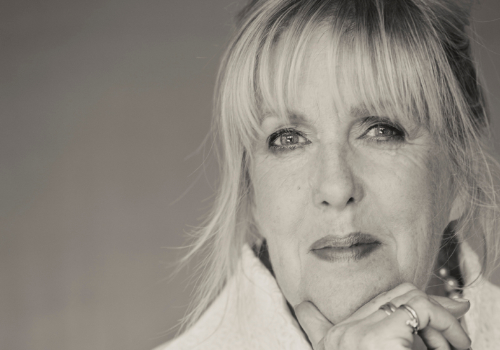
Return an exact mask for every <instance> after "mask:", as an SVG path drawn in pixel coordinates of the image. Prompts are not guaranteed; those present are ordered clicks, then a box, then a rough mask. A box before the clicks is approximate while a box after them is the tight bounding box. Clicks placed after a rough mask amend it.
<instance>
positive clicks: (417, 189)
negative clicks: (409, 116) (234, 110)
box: [250, 38, 453, 324]
mask: <svg viewBox="0 0 500 350" xmlns="http://www.w3.org/2000/svg"><path fill="white" fill-rule="evenodd" d="M323 40H325V38H320V39H318V41H317V43H316V44H314V45H313V47H312V49H311V50H310V52H311V54H310V56H309V58H308V62H307V64H306V67H310V68H309V71H308V72H304V75H303V77H302V78H303V79H302V81H301V87H302V91H301V94H300V96H299V97H297V99H296V100H295V104H294V105H293V106H289V108H290V113H291V114H293V115H295V117H294V118H292V119H291V122H290V123H289V124H282V122H281V121H280V119H279V118H277V117H275V116H272V115H270V116H268V117H266V118H265V119H264V120H263V121H262V124H261V127H262V130H264V133H265V135H266V136H265V137H262V138H261V139H259V140H258V141H257V142H256V145H255V148H254V150H253V152H254V153H253V154H254V160H253V163H252V166H251V172H250V176H251V178H252V182H253V185H254V195H255V197H254V198H255V202H254V204H255V206H254V215H255V219H256V222H257V224H258V227H259V230H260V233H261V234H262V236H263V237H264V238H265V239H266V240H267V244H268V248H269V254H270V258H271V263H272V266H273V270H274V272H275V275H276V279H277V281H278V284H279V286H280V288H281V289H282V291H283V293H284V295H285V297H286V299H287V300H288V301H289V302H290V304H291V305H296V304H299V303H300V302H302V301H305V300H308V301H311V302H313V303H314V304H315V305H316V306H317V307H318V309H319V310H320V311H321V312H322V313H323V314H324V315H325V316H326V317H327V318H328V319H329V320H330V321H331V322H333V323H334V324H335V323H338V322H340V321H342V320H343V319H345V318H347V317H348V316H349V315H351V314H352V313H353V312H354V311H356V310H357V309H358V308H359V307H361V306H362V305H363V304H365V303H366V302H368V301H369V300H370V299H372V298H373V297H375V296H376V295H378V294H380V293H382V292H384V291H387V290H390V289H392V288H394V287H395V286H397V285H398V284H400V283H402V282H411V283H413V284H415V285H416V286H417V287H419V288H421V289H425V288H426V286H427V283H428V281H429V278H430V276H431V272H432V271H433V267H434V262H435V258H436V256H437V253H438V249H439V245H440V241H441V235H442V233H443V230H444V229H445V227H446V225H447V224H448V223H449V221H450V211H451V208H452V206H453V203H452V202H453V201H452V199H451V195H450V193H451V188H450V187H451V186H450V175H449V173H448V172H447V170H446V166H445V164H446V162H445V159H444V157H443V156H442V155H441V153H440V152H439V151H438V148H437V147H436V145H435V143H434V141H433V139H432V138H431V136H430V134H429V133H428V132H427V131H426V130H425V129H424V128H418V127H417V126H415V125H412V124H411V123H410V122H408V121H405V120H406V119H405V118H401V121H400V122H399V124H398V123H397V122H396V121H395V120H394V119H388V117H387V116H385V115H375V114H372V112H370V111H367V110H364V109H363V108H362V106H360V105H358V104H357V101H356V96H350V97H349V98H346V99H345V101H343V106H341V107H342V108H340V107H337V106H335V104H334V103H333V99H332V96H331V93H330V91H331V88H330V86H329V82H328V80H329V79H328V74H325V72H327V71H328V69H327V63H326V52H324V51H323V50H322V48H324V47H328V46H327V45H326V44H324V43H323Z"/></svg>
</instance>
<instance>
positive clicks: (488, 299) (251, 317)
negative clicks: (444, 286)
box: [155, 243, 500, 350]
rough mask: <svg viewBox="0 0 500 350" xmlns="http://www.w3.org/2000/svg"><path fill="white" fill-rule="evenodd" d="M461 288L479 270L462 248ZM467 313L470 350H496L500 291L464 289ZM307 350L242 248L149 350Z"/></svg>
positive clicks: (264, 274)
mask: <svg viewBox="0 0 500 350" xmlns="http://www.w3.org/2000/svg"><path fill="white" fill-rule="evenodd" d="M460 265H461V271H462V274H463V277H464V280H465V282H466V284H467V283H468V282H470V281H471V280H473V279H475V278H476V276H478V274H479V272H480V269H481V266H480V264H479V261H478V257H477V255H476V254H475V252H474V251H473V250H472V249H471V248H470V247H469V245H467V244H466V243H463V244H461V249H460ZM463 298H465V299H469V300H470V302H471V308H470V310H469V312H468V313H467V314H466V315H465V316H464V319H463V320H462V324H463V323H465V327H466V329H467V331H468V333H469V336H470V337H471V339H472V348H473V349H474V350H498V349H500V288H498V287H497V286H495V285H493V284H491V283H490V282H488V281H486V280H484V279H480V280H478V281H476V282H475V283H474V284H473V286H472V287H470V288H467V289H465V291H464V293H463ZM188 349H189V350H191V349H197V350H226V349H228V350H229V349H231V350H233V349H241V350H246V349H252V350H256V349H259V350H260V349H262V350H267V349H268V350H282V349H283V350H284V349H293V350H311V346H310V345H309V343H308V341H307V339H306V337H305V336H304V334H303V333H302V330H301V329H300V327H299V325H298V324H297V321H296V320H295V318H294V317H293V316H292V314H291V312H290V310H289V308H288V306H287V303H286V300H285V298H284V296H283V294H282V293H281V291H280V289H279V287H278V284H277V283H276V280H275V279H274V277H273V276H272V275H271V273H270V272H269V271H268V270H267V269H266V267H265V266H264V265H263V264H262V263H261V261H260V260H259V259H258V258H257V257H256V256H255V254H254V252H253V251H252V249H251V248H250V247H248V246H245V247H244V248H243V252H242V255H241V261H240V265H239V269H238V273H237V274H236V275H235V276H233V278H232V279H231V280H230V281H229V282H228V284H227V285H226V287H225V288H224V290H223V292H222V293H221V294H220V295H219V297H218V298H217V299H216V300H215V301H214V303H213V304H212V305H211V306H210V307H209V308H208V310H207V311H206V312H205V313H204V314H203V316H202V317H201V318H200V320H199V321H198V322H197V323H196V324H195V325H194V326H193V327H192V328H190V329H189V330H187V331H186V332H185V333H184V334H182V335H181V336H179V337H178V338H176V339H174V340H172V341H170V342H167V343H166V344H163V345H161V346H160V347H158V348H156V349H155V350H188Z"/></svg>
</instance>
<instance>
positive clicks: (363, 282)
mask: <svg viewBox="0 0 500 350" xmlns="http://www.w3.org/2000/svg"><path fill="white" fill-rule="evenodd" d="M403 282H405V281H404V280H403V279H402V278H401V277H400V275H399V274H382V275H375V274H371V276H369V275H365V274H362V275H359V276H356V278H353V277H352V276H351V278H349V279H344V280H342V279H339V278H331V279H329V280H323V281H322V283H320V284H316V285H311V284H310V285H309V286H310V288H308V291H307V292H306V293H305V294H304V296H305V297H304V298H303V300H309V301H311V302H312V303H313V304H314V305H315V306H316V307H317V308H318V310H319V311H320V312H321V313H322V314H323V315H324V316H325V317H326V318H327V319H328V320H329V321H330V322H331V323H332V324H337V323H340V322H342V321H344V320H345V319H347V318H349V317H350V316H351V315H352V314H353V313H354V312H356V311H357V310H358V309H359V308H361V307H362V306H363V305H365V304H366V303H368V302H369V301H371V300H372V299H373V298H375V297H376V296H378V295H379V294H381V293H383V292H387V291H389V290H391V289H393V288H395V287H396V286H398V285H399V284H401V283H403Z"/></svg>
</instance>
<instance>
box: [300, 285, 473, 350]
mask: <svg viewBox="0 0 500 350" xmlns="http://www.w3.org/2000/svg"><path fill="white" fill-rule="evenodd" d="M387 302H392V303H393V304H394V305H395V306H396V307H399V306H400V305H402V304H406V305H408V306H410V307H411V308H413V309H414V310H415V311H416V313H417V315H418V317H419V323H420V331H419V332H418V335H419V336H420V337H421V338H422V340H423V342H424V344H425V345H426V346H427V347H428V348H429V349H439V350H450V349H452V348H451V346H453V347H454V348H455V349H468V348H469V347H470V345H471V341H470V338H469V337H468V336H467V334H466V333H465V331H464V329H463V328H462V326H461V325H460V323H459V322H458V321H457V317H461V316H463V315H464V314H465V313H466V312H467V311H468V310H469V308H470V303H469V302H468V301H462V302H461V301H456V300H453V299H449V298H444V297H437V296H429V295H427V294H425V293H424V292H422V291H420V290H419V289H417V288H416V287H415V286H414V285H412V284H410V283H403V284H401V285H399V286H397V287H396V288H394V289H392V290H390V291H388V292H385V293H382V294H380V295H378V296H377V297H375V298H374V299H372V300H371V301H370V302H368V303H367V304H365V305H363V306H362V307H361V308H359V309H358V310H357V311H356V312H355V313H354V314H352V315H351V316H350V317H349V318H348V319H346V320H344V321H343V322H341V323H339V324H337V325H333V324H332V323H330V321H328V320H327V319H326V318H325V317H324V316H323V314H321V312H319V310H318V309H317V308H316V307H315V306H314V305H313V304H312V303H311V302H308V301H305V302H303V303H301V304H299V305H297V306H296V307H295V315H296V316H297V319H298V321H299V323H300V325H301V326H302V328H303V329H304V331H305V332H306V334H307V336H308V337H309V340H310V341H311V343H312V345H313V348H314V350H360V349H363V350H365V349H373V350H375V349H380V350H385V349H391V350H392V349H393V350H411V349H412V347H413V345H414V341H415V338H414V335H413V334H412V328H411V327H410V326H409V325H407V324H406V321H407V320H409V319H410V317H409V315H408V313H407V312H406V311H405V310H402V309H399V308H398V309H397V310H396V311H395V312H394V313H393V314H391V315H387V313H386V312H385V311H383V310H380V309H379V308H380V306H382V305H383V304H385V303H387ZM450 344H451V346H450Z"/></svg>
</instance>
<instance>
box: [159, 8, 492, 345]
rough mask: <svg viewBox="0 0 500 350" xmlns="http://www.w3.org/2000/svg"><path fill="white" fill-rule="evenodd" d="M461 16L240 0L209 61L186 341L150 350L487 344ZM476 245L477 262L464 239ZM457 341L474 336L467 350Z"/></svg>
mask: <svg viewBox="0 0 500 350" xmlns="http://www.w3.org/2000/svg"><path fill="white" fill-rule="evenodd" d="M468 12H469V8H468V6H467V5H466V4H465V3H459V2H457V1H452V0H446V1H443V0H439V1H438V0H398V1H394V0H393V1H390V0H293V1H292V0H254V1H252V2H251V3H250V4H249V5H248V6H247V7H246V8H245V9H244V10H243V11H242V12H241V15H240V16H239V21H238V30H237V31H236V33H235V35H234V38H233V40H232V42H231V43H230V45H229V47H228V49H227V52H226V55H225V57H224V59H223V62H222V65H221V71H220V76H219V85H218V86H219V89H218V92H217V95H216V96H217V105H216V121H215V124H214V126H215V130H216V131H217V133H218V134H219V136H220V140H221V149H222V154H221V158H222V159H223V170H222V180H221V187H220V191H219V193H218V197H217V201H216V203H215V206H214V210H213V212H212V213H211V216H210V218H209V220H208V221H207V224H206V226H205V228H204V229H203V230H201V231H200V232H199V236H198V240H197V242H196V244H195V245H194V247H193V250H192V252H191V254H190V255H189V256H188V258H189V257H191V256H192V255H193V254H194V253H198V252H200V251H205V253H206V254H207V255H206V256H207V260H206V261H205V264H204V268H203V273H202V278H203V280H202V283H201V285H200V288H199V298H198V300H197V301H196V303H195V307H194V308H193V311H192V312H191V314H190V315H189V316H188V321H189V323H188V327H187V328H188V330H187V331H186V332H185V333H184V334H183V335H181V336H180V337H179V338H177V339H176V340H174V341H173V342H171V343H170V344H167V345H166V347H164V348H162V349H169V350H173V349H192V348H193V349H310V348H311V347H312V348H313V349H325V350H326V349H342V350H350V349H426V348H429V349H453V348H456V349H467V348H469V347H471V344H473V346H474V347H475V348H476V349H482V350H485V349H493V348H495V347H496V346H497V344H498V343H499V341H500V334H499V331H497V330H496V329H497V328H498V325H499V324H500V292H499V290H498V289H497V288H496V287H494V286H493V285H491V284H490V283H488V282H487V281H486V280H485V278H484V276H485V275H487V273H488V271H489V269H490V267H491V262H492V261H494V258H495V256H496V252H497V249H498V234H497V231H496V219H497V211H498V210H497V209H498V205H497V201H496V197H495V188H494V184H493V180H492V173H493V165H492V164H493V163H492V162H491V161H490V160H489V157H488V156H487V155H486V153H485V151H484V150H483V149H484V146H483V144H484V136H485V135H486V134H487V132H488V130H489V124H488V119H487V116H486V110H485V104H484V101H483V96H482V93H481V86H480V84H479V83H478V80H477V78H476V71H475V67H474V65H473V61H472V59H471V53H470V46H469V38H468V36H467V21H468ZM473 235H479V236H480V237H481V238H482V240H483V242H484V256H485V257H486V258H485V259H483V261H482V262H479V260H478V258H477V256H476V255H475V253H474V252H473V251H472V250H471V248H470V247H469V246H468V244H467V240H468V238H469V237H472V236H473ZM471 339H472V342H471Z"/></svg>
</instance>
